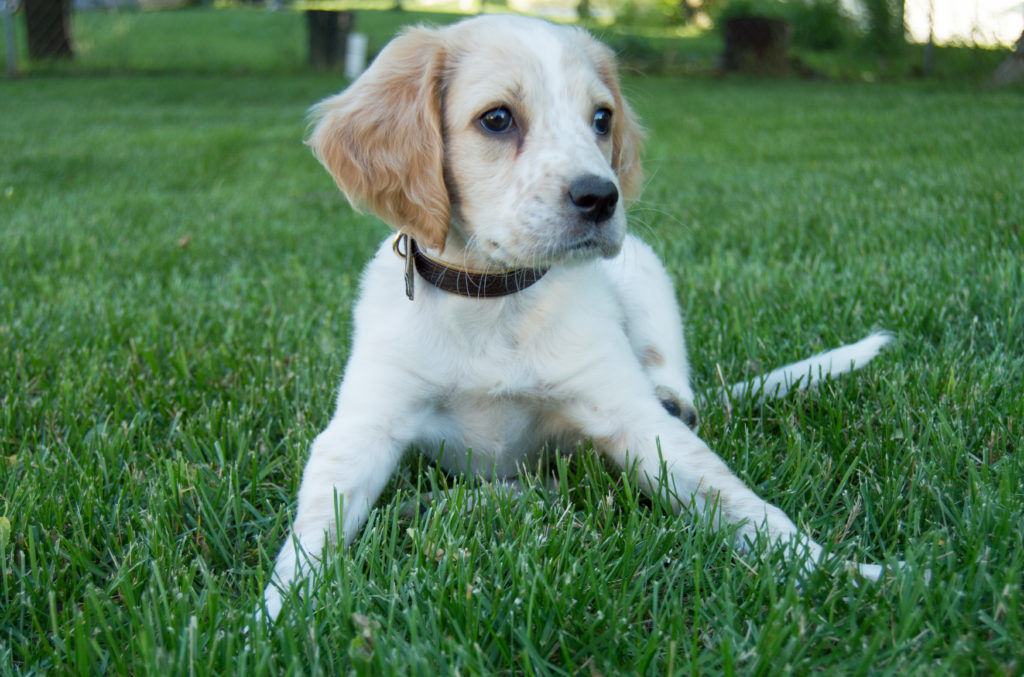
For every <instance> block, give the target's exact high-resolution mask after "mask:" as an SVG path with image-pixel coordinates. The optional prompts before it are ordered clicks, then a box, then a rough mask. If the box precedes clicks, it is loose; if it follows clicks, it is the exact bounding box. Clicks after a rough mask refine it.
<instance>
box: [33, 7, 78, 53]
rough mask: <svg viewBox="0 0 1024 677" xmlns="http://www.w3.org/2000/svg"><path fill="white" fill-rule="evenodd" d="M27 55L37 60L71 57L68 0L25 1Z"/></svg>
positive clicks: (69, 8)
mask: <svg viewBox="0 0 1024 677" xmlns="http://www.w3.org/2000/svg"><path fill="white" fill-rule="evenodd" d="M25 27H26V28H27V29H28V56H29V58H30V59H32V60H35V61H38V60H40V59H70V58H71V57H73V56H74V50H73V49H72V47H71V0H25Z"/></svg>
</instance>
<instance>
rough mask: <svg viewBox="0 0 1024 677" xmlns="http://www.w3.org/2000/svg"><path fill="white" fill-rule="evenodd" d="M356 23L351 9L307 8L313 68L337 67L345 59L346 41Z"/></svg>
mask: <svg viewBox="0 0 1024 677" xmlns="http://www.w3.org/2000/svg"><path fill="white" fill-rule="evenodd" d="M355 23H356V15H355V13H354V12H351V11H333V10H319V9H316V10H313V9H311V10H307V11H306V25H307V27H308V28H309V65H310V66H312V67H313V68H337V67H339V66H341V64H342V63H344V61H345V42H346V41H347V40H348V34H349V32H350V31H351V30H352V27H353V26H354V25H355Z"/></svg>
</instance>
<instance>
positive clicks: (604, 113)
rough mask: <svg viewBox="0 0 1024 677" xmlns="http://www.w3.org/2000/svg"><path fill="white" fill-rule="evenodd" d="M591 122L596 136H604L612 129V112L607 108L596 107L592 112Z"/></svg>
mask: <svg viewBox="0 0 1024 677" xmlns="http://www.w3.org/2000/svg"><path fill="white" fill-rule="evenodd" d="M592 124H593V127H594V132H595V133H596V134H597V135H598V136H606V135H607V134H608V132H610V131H612V112H611V111H610V110H608V109H607V108H598V109H597V111H596V112H595V113H594V122H593V123H592Z"/></svg>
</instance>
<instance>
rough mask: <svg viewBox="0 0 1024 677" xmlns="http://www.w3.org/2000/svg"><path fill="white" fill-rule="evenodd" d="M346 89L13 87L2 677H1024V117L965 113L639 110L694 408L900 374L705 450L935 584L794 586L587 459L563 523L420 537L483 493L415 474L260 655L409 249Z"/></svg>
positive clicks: (529, 503) (933, 104) (654, 227)
mask: <svg viewBox="0 0 1024 677" xmlns="http://www.w3.org/2000/svg"><path fill="white" fill-rule="evenodd" d="M338 88H340V83H339V82H338V80H337V79H336V77H334V76H329V75H325V76H309V75H302V74H299V73H294V74H292V75H273V76H271V75H267V76H260V77H255V76H251V75H250V76H244V77H227V76H218V75H203V76H189V77H184V76H182V77H175V78H168V77H153V78H146V77H137V76H131V77H123V78H122V77H106V78H91V79H71V78H55V79H45V78H44V79H32V80H27V81H16V82H10V81H4V82H0V119H2V120H3V124H2V125H0V147H2V148H3V152H2V153H0V516H2V517H3V518H4V519H0V567H2V575H0V672H4V671H6V672H21V671H26V672H28V671H35V672H47V671H49V672H56V673H61V672H83V673H93V672H100V671H103V670H106V671H108V672H110V673H114V674H130V673H135V674H183V673H188V672H190V671H194V672H195V673H197V674H208V673H215V674H220V673H224V674H238V673H252V674H282V673H284V672H286V671H287V670H293V671H295V672H302V673H324V674H336V673H338V672H341V671H348V670H355V671H357V672H364V673H368V674H382V673H394V674H411V673H416V672H424V673H430V674H433V673H436V672H441V673H449V672H454V671H455V670H459V671H460V672H461V674H489V673H495V672H498V673H501V672H504V673H518V672H534V673H538V674H558V673H573V672H577V671H582V672H583V673H589V672H591V670H593V671H595V672H597V673H601V674H618V673H624V672H625V673H656V674H664V673H670V672H671V673H680V672H686V673H690V672H695V673H698V674H717V673H723V672H728V671H730V670H735V671H737V672H742V673H776V672H786V671H791V672H800V673H803V672H810V671H822V672H829V673H833V674H848V673H853V674H856V673H880V672H892V673H899V674H936V673H944V674H963V673H965V672H971V671H977V672H994V673H1011V674H1012V673H1015V672H1018V671H1019V670H1020V665H1021V664H1020V660H1021V659H1020V655H1021V654H1020V648H1019V647H1020V646H1022V645H1024V631H1022V627H1024V618H1022V611H1024V604H1022V599H1021V585H1020V582H1021V576H1022V564H1024V562H1022V559H1024V555H1022V553H1024V547H1022V546H1024V543H1022V535H1021V529H1020V525H1021V523H1022V522H1024V495H1022V492H1021V489H1020V477H1022V476H1024V463H1022V460H1021V450H1020V440H1021V438H1022V425H1024V403H1022V398H1021V392H1022V386H1024V313H1022V310H1021V308H1022V306H1021V303H1020V299H1021V298H1022V297H1024V272H1022V266H1021V261H1022V260H1024V247H1022V245H1021V233H1020V231H1021V225H1022V223H1021V214H1024V198H1022V195H1021V191H1020V186H1021V185H1024V166H1022V165H1021V163H1020V161H1019V160H1020V151H1021V148H1020V143H1019V142H1018V141H1017V139H1018V137H1019V136H1020V135H1019V127H1020V124H1019V111H1020V98H1019V96H1018V95H1015V94H1013V93H998V92H985V91H957V90H953V89H940V88H934V87H930V88H924V87H909V88H897V87H889V86H881V87H868V86H863V85H861V86H855V85H836V84H831V85H830V84H801V83H784V82H775V83H751V82H731V81H726V82H711V81H697V82H695V81H686V80H670V79H657V78H649V79H637V78H633V79H629V80H628V81H627V82H626V89H627V92H628V94H629V95H630V96H631V98H632V99H633V101H634V102H635V104H636V107H637V108H638V110H639V112H640V113H641V114H642V116H643V117H644V120H645V122H646V124H647V126H648V128H649V136H650V143H649V151H648V163H647V167H648V175H649V178H648V182H647V186H646V190H645V193H644V197H643V198H642V199H641V200H640V201H639V203H638V204H637V205H636V206H635V207H634V209H633V220H632V223H633V229H634V230H635V231H636V232H638V233H639V234H641V235H642V236H644V237H645V238H646V239H647V240H648V241H650V242H651V243H652V244H653V245H654V246H655V247H656V249H657V250H658V251H659V252H660V253H661V254H662V256H663V258H664V259H665V261H666V263H667V266H668V268H669V271H670V273H671V275H672V277H673V279H674V281H675V283H676V285H677V289H678V290H679V296H680V299H681V302H682V305H683V307H684V309H685V312H686V315H687V318H688V325H687V326H688V338H689V342H690V347H691V352H692V361H693V365H694V370H695V375H696V381H697V385H698V386H699V387H700V388H702V389H710V388H712V387H714V385H715V384H716V383H717V382H718V379H719V373H721V374H723V375H724V376H725V377H726V378H728V379H737V378H739V377H741V376H744V375H746V374H747V373H749V372H750V371H751V370H755V369H757V368H759V367H767V366H771V365H774V364H778V363H781V362H784V361H788V360H792V359H796V358H799V357H803V356H805V355H806V354H808V353H809V352H812V351H815V350H818V349H820V348H823V347H826V346H828V345H831V344H835V343H838V342H841V341H846V340H852V339H856V338H859V337H861V336H862V335H863V334H865V333H867V332H868V331H870V330H872V329H876V328H886V329H889V330H892V331H894V332H895V333H896V335H897V336H898V339H899V340H898V344H897V345H896V347H895V348H894V349H892V350H890V351H887V352H886V353H884V354H883V355H882V356H881V357H880V359H879V360H878V361H877V363H874V364H872V365H871V367H870V368H869V369H868V370H866V371H865V372H862V373H860V374H858V375H856V376H853V377H852V378H848V379H845V380H843V381H840V382H838V383H835V384H831V385H828V386H826V387H823V388H821V389H820V390H819V391H817V392H814V393H810V394H802V395H798V396H794V397H790V398H788V399H786V400H784V401H782V402H780V403H777V404H774V405H772V406H767V407H754V406H752V405H749V404H742V403H741V404H740V406H738V407H736V408H734V409H733V410H732V412H731V413H726V412H724V411H722V410H721V409H717V408H715V407H709V408H706V409H705V410H704V411H703V412H702V415H703V423H702V434H703V435H704V436H705V437H706V439H707V440H708V441H709V443H710V444H711V445H712V447H713V448H715V449H716V450H717V451H718V452H719V453H721V454H722V456H724V457H725V458H726V460H727V461H728V462H729V464H730V465H731V466H732V467H733V468H734V469H736V471H737V472H738V473H739V474H740V475H741V476H742V477H743V478H744V479H745V480H747V481H748V482H749V483H751V484H752V485H753V486H755V487H756V488H757V490H758V491H759V492H760V493H761V494H762V495H764V496H765V497H767V498H769V499H770V500H772V501H774V502H776V503H778V504H779V505H781V506H782V507H783V508H784V509H785V510H787V511H788V512H789V513H790V515H792V516H793V517H794V519H795V520H796V521H797V522H798V523H799V524H800V525H801V526H803V527H804V528H805V529H807V530H808V531H809V532H811V533H813V534H814V535H815V536H817V537H818V538H819V539H821V540H822V541H823V542H826V543H828V544H830V546H831V547H833V548H835V549H836V550H838V551H840V552H841V553H842V554H844V555H845V556H849V557H855V558H857V559H864V560H869V561H874V562H882V561H886V560H892V559H895V558H905V559H906V560H907V561H908V562H909V563H910V565H911V566H910V568H909V569H908V570H907V571H905V572H903V573H901V574H900V575H898V576H896V577H895V578H891V579H888V580H886V581H885V582H883V583H881V584H879V585H860V586H858V585H856V584H855V582H854V581H853V580H851V579H849V578H847V577H844V576H842V575H829V574H828V573H827V572H822V573H821V574H816V575H813V576H811V577H810V578H809V579H808V580H806V581H803V583H802V584H801V583H800V580H799V577H797V576H795V575H793V572H789V574H788V575H780V572H781V571H784V570H785V568H786V565H785V564H783V563H782V562H781V561H780V559H779V557H778V556H776V555H767V556H765V557H764V558H758V557H756V556H752V555H751V556H740V555H737V554H736V553H734V552H733V551H732V550H731V549H730V548H729V547H728V545H727V543H728V538H727V535H723V534H713V533H711V532H709V531H708V530H707V529H705V528H703V527H701V526H700V525H699V524H696V523H694V521H693V520H692V519H691V518H690V517H689V516H687V515H682V516H675V515H671V514H669V513H667V512H666V511H665V510H663V509H662V508H661V506H659V505H657V504H655V505H651V504H650V503H649V502H648V501H646V500H645V499H643V498H642V497H640V496H639V495H638V494H637V492H636V490H635V488H634V487H633V486H632V485H631V484H630V483H628V482H625V481H624V479H623V478H622V477H620V476H619V475H618V474H617V473H614V472H610V471H609V470H608V469H606V468H605V467H604V466H603V465H601V464H600V463H596V462H594V461H593V459H591V458H590V457H588V456H587V455H583V456H582V457H581V458H578V459H577V460H575V461H572V462H570V463H568V464H564V465H562V466H561V467H560V468H559V469H558V470H559V472H560V474H561V479H562V481H561V482H560V485H559V489H558V490H557V491H555V492H553V493H550V492H549V493H545V492H541V491H536V492H529V493H527V494H525V495H523V496H521V497H511V498H510V497H502V496H497V497H494V498H492V499H491V500H490V501H489V502H488V503H487V504H486V505H485V506H484V507H482V508H479V509H478V510H476V511H474V512H472V513H470V514H469V515H468V516H466V515H463V514H461V513H460V512H459V511H458V510H457V509H453V508H451V507H449V508H448V509H445V510H438V511H435V512H433V513H429V514H428V515H426V516H423V517H421V518H418V519H417V520H408V519H404V518H400V517H399V516H398V515H397V507H398V506H399V505H400V504H401V503H402V502H403V501H405V500H408V499H409V498H410V497H413V496H414V495H415V494H416V492H417V491H418V490H419V489H423V490H438V489H439V488H448V489H449V490H450V491H451V492H452V495H451V498H450V503H449V506H451V505H454V506H455V507H456V508H457V506H458V504H459V502H460V501H461V500H463V493H462V492H464V491H465V489H466V488H467V485H466V484H465V483H464V482H462V481H461V480H458V479H452V478H446V477H444V476H442V475H440V474H439V473H438V472H437V471H436V470H434V469H432V468H429V467H424V466H423V463H422V462H421V461H420V460H419V459H418V458H417V457H416V456H412V457H411V458H410V461H409V463H408V464H407V466H406V467H405V468H404V469H403V471H402V473H401V476H400V478H399V479H398V480H397V481H396V483H395V485H394V486H393V487H392V488H391V490H389V493H388V497H387V498H386V499H385V501H384V502H383V503H382V504H381V505H380V506H379V509H378V510H377V511H376V512H375V513H374V515H373V516H372V517H371V521H370V525H369V526H368V527H367V529H366V530H364V531H363V532H362V534H361V535H360V537H359V539H358V540H357V541H356V543H355V545H354V546H353V548H352V549H351V550H350V551H349V552H348V553H346V554H338V555H337V556H334V557H332V558H330V560H329V563H328V567H329V569H330V572H331V575H330V577H329V580H328V582H327V583H326V584H325V585H324V587H323V589H321V590H320V592H319V595H318V600H319V604H318V606H317V607H316V609H315V610H314V609H311V608H309V606H308V603H302V602H299V603H297V607H296V608H290V609H288V610H286V613H285V615H284V616H283V618H282V620H281V622H280V623H279V624H278V625H277V626H275V627H274V628H272V629H270V630H269V631H267V632H265V633H264V632H256V633H252V634H250V635H249V636H248V637H243V636H242V635H241V630H242V628H243V627H244V626H245V625H246V624H248V623H249V622H250V620H251V618H250V614H251V611H252V609H253V608H254V606H255V604H256V602H257V600H258V598H259V594H260V591H261V587H262V586H263V585H264V584H265V582H266V579H267V576H268V574H269V571H270V567H271V558H272V556H273V554H274V553H275V552H276V550H277V548H278V547H279V546H280V544H281V542H282V539H283V538H284V533H285V530H286V528H287V526H288V520H289V519H290V517H291V515H292V512H291V510H292V506H293V504H292V501H293V500H294V496H295V490H296V488H297V483H298V479H299V474H300V472H301V468H302V465H303V462H304V460H305V456H306V453H307V449H308V445H309V443H310V441H311V440H312V438H313V436H314V435H315V434H316V433H317V432H318V431H319V429H320V428H322V426H323V425H325V423H326V422H327V420H328V417H329V415H330V412H331V409H332V405H333V393H334V390H335V388H336V386H337V381H338V379H339V377H340V374H341V370H342V367H343V365H344V362H345V359H346V357H347V345H348V341H349V338H350V336H351V331H352V328H351V316H350V310H351V306H352V303H353V301H354V299H355V295H356V293H357V285H358V279H359V271H360V270H361V268H362V265H363V264H364V262H365V261H366V260H367V258H368V257H369V256H370V255H371V254H372V252H373V250H374V248H375V246H376V243H377V242H379V240H380V239H381V238H382V237H384V235H385V232H386V230H385V229H384V228H383V227H382V226H380V225H379V224H377V223H375V222H374V220H373V219H372V218H370V217H368V216H357V215H354V214H353V213H352V212H351V210H349V209H348V207H347V206H345V204H344V202H343V200H342V198H341V196H340V195H339V194H338V193H337V190H336V189H335V188H334V186H333V183H332V182H331V180H330V179H329V177H327V176H326V174H324V172H323V171H322V169H320V168H319V167H318V166H317V165H316V163H315V161H314V160H313V159H312V158H311V157H310V156H309V153H308V151H307V150H306V149H305V148H303V146H302V145H301V143H300V140H301V138H302V136H303V133H304V128H305V121H304V115H305V110H306V108H307V106H308V105H309V104H311V103H312V102H314V101H316V100H317V99H319V98H320V97H322V96H324V95H327V94H328V93H331V92H332V91H335V90H337V89H338ZM396 284H400V281H396ZM4 520H6V521H4ZM926 571H930V575H931V577H930V579H928V578H927V577H926V575H925V572H926ZM304 604H305V606H304Z"/></svg>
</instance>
